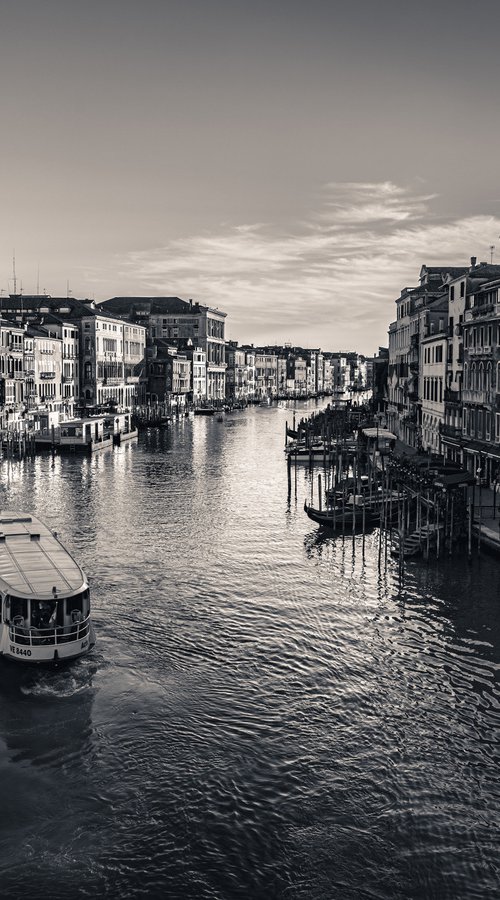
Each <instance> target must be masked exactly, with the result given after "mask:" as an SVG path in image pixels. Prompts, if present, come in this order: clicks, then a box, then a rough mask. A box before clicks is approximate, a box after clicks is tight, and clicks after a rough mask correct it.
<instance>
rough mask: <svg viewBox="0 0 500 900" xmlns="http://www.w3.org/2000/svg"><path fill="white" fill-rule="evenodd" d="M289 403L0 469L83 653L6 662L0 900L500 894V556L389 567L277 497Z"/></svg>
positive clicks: (1, 695)
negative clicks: (68, 571) (76, 610)
mask: <svg viewBox="0 0 500 900" xmlns="http://www.w3.org/2000/svg"><path fill="white" fill-rule="evenodd" d="M287 418H288V420H289V422H291V418H292V415H291V412H290V411H288V412H287V411H285V410H282V409H276V408H269V409H264V408H254V409H250V410H248V411H245V412H235V413H233V414H231V415H227V416H226V417H225V419H224V421H223V422H219V421H217V420H216V419H209V418H202V417H199V418H196V419H188V418H186V419H183V420H182V421H180V422H179V423H177V424H174V425H172V427H171V428H170V429H169V430H168V431H162V432H160V431H151V432H150V433H148V434H141V435H140V437H139V439H138V441H135V442H132V443H130V444H128V445H124V446H122V447H120V448H118V449H115V450H111V451H105V452H104V453H103V454H102V455H100V456H96V457H95V458H93V459H80V458H75V457H66V458H63V457H57V456H56V457H55V459H54V460H52V459H51V457H50V456H44V457H38V458H36V459H35V460H26V461H13V462H11V461H8V460H3V462H2V463H1V483H0V492H1V502H2V506H3V507H4V508H16V509H21V510H23V511H32V512H34V513H36V514H39V515H40V516H41V517H43V518H44V519H45V520H46V521H47V522H48V523H50V525H51V526H52V527H53V528H54V529H57V531H58V532H59V534H60V535H61V537H62V539H63V541H64V543H65V544H66V546H67V547H68V548H69V549H70V550H71V551H72V552H73V553H74V554H75V555H76V557H77V559H78V560H79V562H80V563H81V564H82V566H83V567H84V569H85V570H86V572H87V574H88V575H89V577H90V581H91V588H92V598H93V614H94V621H95V626H96V632H97V641H98V643H97V646H96V649H95V650H94V652H93V653H92V654H91V655H89V656H87V657H85V658H83V659H81V660H79V661H77V662H75V663H74V664H72V665H71V666H69V667H68V668H64V669H57V670H52V671H39V670H36V671H34V670H31V669H29V670H25V669H22V668H20V667H16V665H15V664H6V663H3V664H2V665H1V666H0V676H1V681H0V797H1V809H0V859H1V870H0V895H1V897H2V898H27V897H28V898H30V900H36V898H48V897H50V898H54V900H58V898H60V900H70V898H73V897H83V898H86V897H88V898H101V897H109V898H119V900H127V898H150V897H151V898H156V897H166V898H174V900H175V898H186V900H191V898H193V900H204V898H214V900H215V898H216V900H231V898H286V900H316V898H317V900H330V898H339V900H358V898H359V900H365V898H366V900H383V898H436V900H446V898H449V900H457V898H460V900H461V898H463V900H474V898H478V900H484V898H494V897H497V896H498V895H499V878H500V875H499V868H500V841H499V823H500V765H499V763H500V692H499V663H500V603H499V587H498V561H497V560H496V559H494V558H492V557H488V556H486V555H482V556H481V557H479V558H478V557H477V556H476V555H475V556H474V558H473V560H472V561H471V562H470V563H469V562H467V560H466V559H464V558H462V557H457V556H455V557H453V558H451V559H449V558H446V559H443V560H440V561H439V562H437V563H436V561H435V560H431V561H430V563H429V564H426V563H425V562H423V561H414V562H410V563H409V564H408V565H407V569H406V577H405V582H404V584H403V585H401V584H400V583H399V581H398V571H397V564H396V563H395V562H394V561H392V560H391V559H390V558H389V560H388V565H387V569H385V568H384V567H382V568H380V566H379V553H378V539H377V536H378V533H377V531H375V532H373V533H372V534H371V535H369V536H368V537H367V539H366V543H365V548H364V553H363V547H362V539H361V538H360V537H358V538H356V539H355V541H354V545H353V541H352V538H346V539H345V540H344V541H343V540H342V538H341V537H338V538H336V539H334V538H328V537H327V538H323V537H321V536H320V535H319V534H318V531H317V529H316V527H315V526H313V524H312V523H311V522H310V521H309V519H308V518H307V517H306V516H305V514H304V511H303V503H304V499H305V497H306V496H308V495H309V494H310V481H309V476H308V474H307V472H306V471H305V470H300V471H299V473H298V476H297V485H296V488H295V483H292V495H291V498H290V502H289V501H288V498H287V477H286V465H285V460H284V456H283V443H284V431H285V420H286V419H287Z"/></svg>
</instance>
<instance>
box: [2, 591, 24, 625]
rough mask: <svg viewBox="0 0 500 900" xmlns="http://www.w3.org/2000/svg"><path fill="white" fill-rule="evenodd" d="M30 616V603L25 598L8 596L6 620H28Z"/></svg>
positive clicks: (6, 599)
mask: <svg viewBox="0 0 500 900" xmlns="http://www.w3.org/2000/svg"><path fill="white" fill-rule="evenodd" d="M27 616H28V601H27V600H26V599H25V598H24V597H12V596H7V597H6V598H5V619H6V621H11V622H12V621H13V620H14V619H16V618H17V619H19V618H22V619H26V618H27Z"/></svg>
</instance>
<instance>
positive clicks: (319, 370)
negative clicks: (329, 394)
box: [315, 350, 325, 396]
mask: <svg viewBox="0 0 500 900" xmlns="http://www.w3.org/2000/svg"><path fill="white" fill-rule="evenodd" d="M324 363H325V360H324V357H323V354H322V352H321V350H318V352H317V354H316V384H315V392H316V394H318V396H321V395H322V394H324V392H325V365H324Z"/></svg>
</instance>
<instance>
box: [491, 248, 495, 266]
mask: <svg viewBox="0 0 500 900" xmlns="http://www.w3.org/2000/svg"><path fill="white" fill-rule="evenodd" d="M494 249H495V245H494V244H490V263H493V251H494Z"/></svg>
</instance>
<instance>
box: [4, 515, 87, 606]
mask: <svg viewBox="0 0 500 900" xmlns="http://www.w3.org/2000/svg"><path fill="white" fill-rule="evenodd" d="M86 587H87V582H86V579H85V576H84V574H83V572H82V570H81V569H80V567H79V566H78V564H77V563H76V562H75V560H74V559H73V557H72V556H71V554H70V553H68V551H67V550H66V549H65V548H64V547H63V545H62V544H61V543H60V542H59V541H58V539H57V537H56V536H55V535H54V534H53V533H52V531H51V530H50V529H49V528H47V526H46V525H44V524H43V522H41V521H40V520H39V519H37V518H35V517H34V516H24V515H20V514H19V513H9V512H5V511H3V512H0V588H1V589H2V590H3V591H4V592H5V593H9V594H11V595H16V596H18V597H36V598H44V597H46V598H51V599H53V598H54V596H56V595H59V596H68V595H70V594H74V593H77V592H78V591H80V590H82V589H83V588H86Z"/></svg>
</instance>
